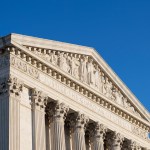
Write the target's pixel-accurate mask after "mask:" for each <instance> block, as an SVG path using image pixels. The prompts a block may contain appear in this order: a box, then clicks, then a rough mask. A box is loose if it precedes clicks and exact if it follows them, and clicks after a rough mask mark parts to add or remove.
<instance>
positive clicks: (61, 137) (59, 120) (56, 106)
mask: <svg viewBox="0 0 150 150" xmlns="http://www.w3.org/2000/svg"><path fill="white" fill-rule="evenodd" d="M68 111H69V107H68V106H66V105H65V104H64V103H60V102H58V101H57V102H56V103H50V104H49V105H48V109H47V113H48V116H49V119H51V134H52V147H51V149H52V150H66V146H65V134H64V120H65V117H66V115H67V112H68Z"/></svg>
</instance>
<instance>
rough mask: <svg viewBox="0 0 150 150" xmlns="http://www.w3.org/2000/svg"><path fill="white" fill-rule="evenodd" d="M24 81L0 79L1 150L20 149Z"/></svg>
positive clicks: (11, 77) (13, 78) (10, 78)
mask: <svg viewBox="0 0 150 150" xmlns="http://www.w3.org/2000/svg"><path fill="white" fill-rule="evenodd" d="M22 90H23V83H22V81H20V80H19V79H17V78H16V77H13V76H10V77H9V78H8V79H6V78H2V79H0V150H20V101H21V92H22Z"/></svg>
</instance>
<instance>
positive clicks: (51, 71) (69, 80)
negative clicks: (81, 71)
mask: <svg viewBox="0 0 150 150" xmlns="http://www.w3.org/2000/svg"><path fill="white" fill-rule="evenodd" d="M15 46H16V45H15ZM8 49H9V48H8ZM17 50H19V51H20V52H19V54H18V53H15V54H16V56H15V57H16V58H20V59H23V58H21V57H22V56H23V55H21V54H22V52H23V53H25V52H26V51H27V49H26V48H24V47H20V46H19V45H18V46H17ZM11 53H14V52H11ZM27 54H28V56H29V53H27ZM30 57H32V59H37V60H38V62H40V63H42V65H44V66H45V67H46V70H45V69H44V67H41V68H37V69H38V70H40V71H42V72H43V73H46V74H48V75H50V76H52V77H53V78H55V79H56V80H59V81H61V82H62V83H63V84H66V85H67V86H70V88H73V89H74V90H76V91H78V92H80V93H81V94H83V95H85V96H86V97H88V98H89V99H91V100H92V101H95V102H96V103H98V104H99V105H101V106H103V107H105V108H108V109H109V110H111V111H112V112H113V113H116V114H118V115H121V116H122V117H123V118H124V119H127V120H128V121H129V122H132V123H134V124H137V125H140V126H141V125H142V124H143V123H144V124H143V125H144V126H143V125H142V126H141V127H142V128H143V127H144V128H145V129H146V130H147V127H149V125H148V124H147V121H145V120H143V119H142V118H139V117H137V116H136V117H135V116H134V117H131V116H133V114H132V113H130V112H127V111H126V110H125V109H122V108H120V106H119V105H117V104H115V103H114V102H112V101H110V100H109V99H107V98H106V97H104V96H103V95H100V93H98V92H96V91H95V90H93V89H92V88H90V87H87V88H85V84H83V83H81V82H79V81H77V80H76V81H75V79H74V78H73V77H71V76H69V75H68V74H67V73H65V72H63V71H62V70H59V72H58V68H56V67H55V66H53V65H51V64H49V63H47V62H46V61H44V60H41V61H40V58H39V57H37V56H33V54H32V53H31V55H30ZM27 60H28V59H23V60H22V61H27ZM27 63H28V64H30V65H31V66H32V64H31V61H30V62H29V61H28V62H27ZM34 67H35V66H34ZM64 79H66V80H65V81H64ZM90 94H92V95H90ZM122 111H123V113H121V112H122ZM140 122H141V123H142V124H141V123H140ZM139 123H140V124H139ZM145 125H146V126H145Z"/></svg>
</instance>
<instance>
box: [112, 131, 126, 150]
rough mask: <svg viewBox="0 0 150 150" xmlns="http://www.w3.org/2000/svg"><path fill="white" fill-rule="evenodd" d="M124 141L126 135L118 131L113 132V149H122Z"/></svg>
mask: <svg viewBox="0 0 150 150" xmlns="http://www.w3.org/2000/svg"><path fill="white" fill-rule="evenodd" d="M123 141H124V137H123V136H122V135H121V134H120V133H117V132H114V134H113V144H112V145H113V149H114V150H115V149H117V148H118V149H120V148H121V147H122V144H123Z"/></svg>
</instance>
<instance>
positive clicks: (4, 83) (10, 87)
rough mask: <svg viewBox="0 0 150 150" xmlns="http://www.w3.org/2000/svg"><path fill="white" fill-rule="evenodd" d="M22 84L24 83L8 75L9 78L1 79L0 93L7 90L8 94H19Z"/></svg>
mask: <svg viewBox="0 0 150 150" xmlns="http://www.w3.org/2000/svg"><path fill="white" fill-rule="evenodd" d="M23 86H24V84H23V82H22V81H21V80H19V79H18V78H16V77H14V76H12V75H10V76H9V78H3V79H1V83H0V94H5V93H7V92H9V93H8V94H10V95H14V96H20V94H21V92H22V90H23Z"/></svg>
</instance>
